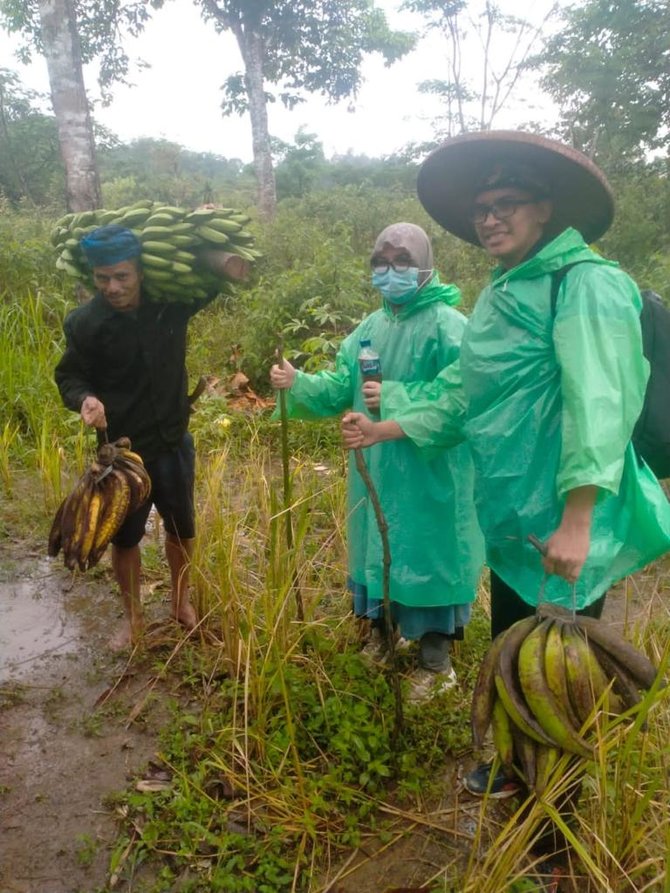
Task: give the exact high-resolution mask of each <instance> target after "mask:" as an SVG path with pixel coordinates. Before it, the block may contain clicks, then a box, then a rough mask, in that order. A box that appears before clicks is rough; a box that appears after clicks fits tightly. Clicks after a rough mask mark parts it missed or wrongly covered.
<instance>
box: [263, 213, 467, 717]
mask: <svg viewBox="0 0 670 893" xmlns="http://www.w3.org/2000/svg"><path fill="white" fill-rule="evenodd" d="M370 266H371V279H372V284H373V286H375V288H376V289H377V290H378V291H379V293H380V297H381V300H382V306H381V308H380V309H378V310H376V311H375V312H373V313H371V314H370V315H369V316H367V317H366V318H365V319H364V320H363V322H362V323H361V324H360V325H359V326H358V327H357V328H356V329H355V330H354V331H353V332H352V333H351V334H350V335H349V336H348V337H347V338H345V339H344V341H343V342H342V344H341V346H340V349H339V352H338V355H337V361H336V368H335V370H334V371H322V372H317V373H314V374H308V373H305V372H302V371H300V370H296V369H294V368H293V366H292V365H291V364H290V363H289V362H287V361H286V360H284V361H283V363H282V365H281V366H280V365H275V366H273V367H272V369H271V370H270V379H271V382H272V385H273V386H274V387H275V388H284V389H287V390H286V402H287V409H288V412H289V414H290V415H291V416H292V417H297V418H319V417H324V416H332V415H337V414H339V413H341V412H343V411H345V410H347V409H349V408H351V407H352V406H353V407H354V408H356V409H359V410H360V411H361V412H364V413H378V412H379V411H380V408H382V409H383V404H384V389H385V388H386V386H387V384H388V383H389V382H390V381H397V382H405V383H408V382H412V383H413V385H414V387H415V388H417V389H418V390H421V389H422V388H424V387H428V386H430V383H431V382H432V381H433V379H434V378H435V377H436V376H437V375H438V373H439V372H440V370H442V369H443V368H444V367H445V366H448V365H449V364H450V363H453V362H454V361H455V360H456V359H457V358H458V353H459V345H460V340H461V335H462V333H463V329H464V328H465V323H466V320H465V317H464V316H463V314H461V313H460V312H459V311H458V310H456V309H455V306H454V305H456V304H458V303H459V302H460V291H459V289H458V288H456V286H454V285H445V284H443V283H441V282H440V279H439V276H438V274H437V272H436V271H435V270H434V269H433V251H432V246H431V244H430V240H429V238H428V236H427V235H426V233H425V232H424V231H423V230H422V229H421V228H420V227H419V226H416V225H415V224H412V223H396V224H392V225H391V226H388V227H386V228H385V229H384V230H383V231H382V232H381V233H380V234H379V236H378V237H377V239H376V242H375V245H374V248H373V251H372V255H371V258H370ZM361 340H369V341H370V342H371V345H372V346H373V347H374V348H375V349H376V350H377V352H378V353H379V356H380V358H381V367H382V377H383V382H382V383H380V382H379V381H364V380H363V378H362V376H361V371H360V368H359V363H358V354H359V350H360V347H359V345H360V342H361ZM366 418H370V415H367V414H366ZM367 464H368V468H369V472H370V476H371V479H372V481H373V483H374V485H375V487H376V489H377V491H378V495H379V499H380V502H381V506H382V510H383V512H384V514H385V517H386V520H387V523H388V528H389V529H388V539H389V547H390V552H391V568H390V593H389V596H390V601H391V612H392V615H393V617H392V620H393V622H394V624H395V625H396V626H397V628H398V631H399V633H400V635H401V636H402V637H403V638H404V639H406V640H415V641H418V650H419V667H418V668H417V669H416V670H415V671H414V672H413V673H412V677H411V682H410V687H409V694H408V696H409V699H410V700H411V701H413V702H420V701H423V700H426V699H428V698H430V697H433V696H435V695H436V694H439V692H441V691H445V690H447V689H448V688H450V687H452V686H453V685H454V683H455V681H456V678H455V673H454V670H453V667H452V665H451V659H450V643H451V641H452V640H454V639H460V638H462V636H463V628H464V627H465V625H466V624H467V622H468V621H469V618H470V607H471V604H472V602H473V601H474V598H475V594H476V589H477V583H478V581H479V577H480V573H481V568H482V565H483V557H484V556H483V540H482V536H481V532H480V530H479V528H478V525H477V521H476V518H475V509H474V501H473V495H472V476H473V470H472V461H471V457H470V455H469V450H468V448H467V446H465V445H462V446H458V447H456V448H455V449H453V450H449V451H443V450H438V451H436V455H434V456H432V457H430V456H424V455H422V452H421V451H420V450H419V449H417V448H416V446H415V445H414V444H413V443H412V442H411V439H409V440H405V441H404V442H402V443H397V444H383V445H381V446H379V447H376V448H375V449H373V450H370V451H369V454H368V455H367ZM347 496H348V520H347V523H348V531H347V540H348V565H349V580H348V585H349V589H350V591H351V593H352V598H353V608H354V613H355V614H356V616H358V617H362V618H366V619H369V620H371V621H372V633H371V639H370V641H369V643H368V644H367V645H366V646H365V648H364V653H365V655H366V656H371V657H372V658H373V659H379V658H380V657H383V655H384V650H385V646H386V643H385V639H384V637H383V635H382V629H383V618H382V612H383V553H382V542H381V536H380V533H379V529H378V526H377V522H376V519H375V514H374V507H373V504H372V501H371V499H370V498H369V495H368V493H367V490H366V488H365V484H364V482H363V479H362V478H361V476H360V474H359V473H358V471H357V469H356V467H355V463H354V462H353V455H352V456H351V461H350V466H349V477H348V492H347ZM435 530H439V531H440V537H439V541H438V540H436V539H435V538H434V536H433V533H434V531H435Z"/></svg>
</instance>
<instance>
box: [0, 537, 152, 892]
mask: <svg viewBox="0 0 670 893" xmlns="http://www.w3.org/2000/svg"><path fill="white" fill-rule="evenodd" d="M118 607H119V606H118V603H117V599H116V597H115V596H114V594H113V592H112V586H111V583H110V582H109V580H107V579H105V578H104V574H103V575H101V578H99V579H97V580H96V579H93V580H84V579H83V578H82V577H79V578H78V579H77V578H75V579H74V581H73V579H72V575H70V574H69V573H67V572H66V571H65V570H64V569H63V568H62V565H60V566H59V565H58V564H57V563H56V562H53V563H52V562H49V561H48V560H45V559H44V558H42V557H41V556H40V555H38V554H35V555H30V554H27V555H26V554H22V555H20V557H16V555H12V554H10V553H9V552H8V551H7V550H6V549H2V550H0V839H1V841H2V845H1V847H0V893H76V891H82V893H83V891H86V893H92V891H94V890H98V889H100V890H102V889H106V879H107V877H108V864H109V855H110V847H111V845H112V843H113V841H114V839H115V836H116V826H115V820H114V810H113V808H111V803H110V802H109V800H108V798H110V797H113V795H114V794H115V792H117V791H119V790H123V789H124V788H125V787H126V785H127V783H128V781H129V779H130V778H132V777H133V775H134V774H136V773H137V772H138V771H141V768H142V767H143V766H144V765H145V764H146V762H147V760H148V758H150V757H151V755H152V754H153V753H154V751H155V748H156V739H157V731H158V727H159V722H157V721H156V722H152V720H151V718H147V717H144V721H143V722H141V723H136V722H133V723H128V722H127V721H125V720H126V717H125V714H126V713H127V711H128V710H129V709H130V707H129V705H131V704H132V703H133V696H134V689H137V688H139V687H141V686H142V684H143V680H142V679H141V678H138V677H135V676H129V677H123V678H124V684H123V686H122V692H121V690H119V695H120V696H119V697H115V698H113V699H108V700H106V701H105V704H104V706H101V705H100V703H99V702H100V701H101V698H102V699H103V700H104V697H105V693H106V692H107V691H108V690H109V688H110V686H111V685H114V684H115V681H118V679H119V678H120V677H122V676H123V671H124V658H123V657H118V656H113V655H111V653H110V652H109V651H108V650H107V649H106V647H105V644H106V641H107V638H108V636H109V633H110V629H111V628H113V626H114V624H115V623H116V622H118V619H119V616H120V615H119V611H118ZM126 659H127V658H126Z"/></svg>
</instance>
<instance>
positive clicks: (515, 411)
mask: <svg viewBox="0 0 670 893" xmlns="http://www.w3.org/2000/svg"><path fill="white" fill-rule="evenodd" d="M418 194H419V199H420V200H421V202H422V204H423V205H424V207H425V208H426V210H427V211H428V213H429V214H430V215H431V216H432V217H433V218H434V219H435V220H437V221H438V222H439V223H440V224H441V225H442V226H443V227H444V228H445V229H446V230H448V231H449V232H451V233H454V234H455V235H456V236H458V237H459V238H461V239H464V240H465V241H467V242H470V243H472V244H475V245H480V246H481V247H483V248H484V249H485V250H486V251H487V253H488V254H489V256H490V257H491V258H492V260H493V261H494V263H495V264H496V266H495V268H494V270H493V273H492V277H491V281H490V283H489V284H488V285H487V286H486V288H484V290H483V291H482V293H481V294H480V296H479V298H478V300H477V303H476V306H475V308H474V311H473V313H472V315H471V317H470V319H469V322H468V325H467V327H466V329H465V333H464V336H463V342H462V345H461V354H460V362H459V363H454V364H452V365H451V366H449V367H448V368H447V369H445V370H444V372H443V373H442V375H441V376H439V377H438V380H436V382H435V387H434V389H433V392H432V393H431V394H430V395H426V394H425V392H424V393H421V394H419V393H416V394H415V393H413V392H412V387H411V385H403V384H401V383H399V382H389V383H384V384H383V385H382V398H383V399H382V408H383V412H382V420H381V421H380V422H378V423H374V422H372V421H370V420H369V419H368V418H367V417H365V416H364V415H362V414H361V413H351V414H349V415H348V416H345V417H344V419H343V434H344V438H345V443H346V445H347V446H348V447H350V448H355V447H362V446H368V445H370V444H372V443H376V442H378V441H380V440H387V439H397V438H400V437H405V436H411V437H412V439H413V440H414V442H415V443H416V442H418V441H420V440H421V439H423V441H424V442H425V444H426V445H427V446H431V447H434V446H435V445H437V444H441V445H442V446H445V447H449V446H452V445H454V444H455V443H458V442H460V441H461V440H462V439H463V438H467V440H468V441H469V443H470V446H471V449H472V453H473V458H474V464H475V497H476V502H477V514H478V519H479V523H480V526H481V528H482V531H483V533H484V537H485V540H486V553H487V563H488V565H489V568H490V571H491V634H492V637H495V636H496V635H498V633H500V632H501V631H502V630H504V629H507V628H508V627H510V626H511V625H512V624H513V623H514V622H515V621H517V620H519V619H521V618H523V617H525V616H529V615H531V614H533V613H534V611H535V609H536V607H537V605H538V603H539V602H540V601H544V602H550V603H554V604H558V605H561V606H563V607H565V608H568V609H573V610H577V611H579V612H580V613H588V614H591V615H592V616H595V617H599V616H600V613H601V611H602V608H603V603H604V598H605V593H606V592H607V590H608V588H609V587H610V586H611V585H612V584H613V583H615V582H616V581H617V580H619V579H621V578H622V577H624V576H626V575H627V574H631V573H633V572H635V571H637V570H638V569H640V568H642V567H644V566H645V565H646V564H648V563H649V562H650V561H652V560H654V559H655V558H657V557H659V556H660V555H662V554H664V553H665V552H666V551H668V549H669V548H670V505H669V504H668V500H667V499H666V497H665V494H664V493H663V490H662V489H661V486H660V484H659V482H658V481H657V480H656V478H655V477H654V475H653V474H652V472H651V471H650V470H649V468H648V467H647V466H646V464H645V463H644V462H643V460H642V459H641V458H639V456H638V455H636V452H635V450H634V448H633V445H632V443H631V436H632V434H633V428H634V426H635V423H636V420H637V419H638V417H639V415H640V411H641V409H642V405H643V399H644V394H645V386H646V382H647V378H648V374H649V364H648V362H647V360H646V359H645V358H644V356H643V353H642V340H641V330H640V309H641V306H642V302H641V297H640V293H639V290H638V288H637V286H636V285H635V283H634V282H633V281H632V280H631V279H630V277H629V276H627V275H626V273H624V272H623V271H622V270H621V269H620V268H619V266H618V265H617V264H616V263H614V262H612V261H609V260H606V259H605V258H604V257H602V256H601V255H600V254H597V253H596V252H595V251H593V250H591V249H590V248H589V247H588V244H587V243H588V242H593V241H595V240H596V239H598V238H600V236H602V235H603V234H604V233H605V232H606V230H607V229H608V227H609V226H610V224H611V222H612V218H613V214H614V204H613V199H612V194H611V190H610V187H609V184H608V183H607V181H606V179H605V177H604V175H603V174H602V172H601V171H600V170H599V169H598V168H597V167H596V166H595V165H594V164H593V163H592V162H591V161H589V160H588V159H587V158H586V157H585V156H584V155H582V153H580V152H577V151H575V150H574V149H571V148H569V147H567V146H564V145H562V144H561V143H558V142H556V141H553V140H548V139H544V138H542V137H539V136H536V135H532V134H526V133H520V132H512V131H499V132H496V131H488V132H483V133H467V134H463V135H461V136H458V137H454V138H452V139H450V140H448V141H447V142H446V143H444V144H443V145H442V146H441V147H440V148H439V149H437V150H436V151H435V152H433V153H432V154H431V155H430V156H429V157H428V158H427V159H426V160H425V161H424V163H423V165H422V167H421V169H420V171H419V177H418ZM417 410H421V411H417ZM419 426H420V429H419ZM439 535H440V534H439V531H436V536H439ZM529 535H534V536H535V537H538V538H539V539H540V540H542V541H543V542H544V549H545V554H544V556H543V557H542V556H540V555H539V554H538V552H537V551H536V549H535V548H534V547H533V546H532V545H531V544H530V543H529V540H528V537H529ZM466 787H467V788H468V790H470V791H471V792H472V793H476V794H483V793H484V792H485V791H486V790H487V789H488V790H489V792H490V795H491V796H497V797H504V796H509V795H510V794H512V793H514V792H515V790H516V789H517V788H518V784H517V783H516V782H515V781H514V780H512V779H510V778H509V777H507V776H506V775H505V774H503V773H501V774H500V775H499V776H498V777H496V778H495V779H493V780H491V779H490V765H486V766H482V767H479V769H477V770H475V771H474V772H472V773H470V775H469V776H468V777H467V779H466Z"/></svg>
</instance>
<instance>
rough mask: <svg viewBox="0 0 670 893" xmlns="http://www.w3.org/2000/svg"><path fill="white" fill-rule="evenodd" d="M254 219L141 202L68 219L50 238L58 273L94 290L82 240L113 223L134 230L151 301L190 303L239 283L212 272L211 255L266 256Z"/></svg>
mask: <svg viewBox="0 0 670 893" xmlns="http://www.w3.org/2000/svg"><path fill="white" fill-rule="evenodd" d="M249 222H250V219H249V218H248V217H247V216H246V215H244V214H242V213H241V212H240V211H236V210H235V209H234V208H199V209H198V210H196V211H188V210H187V209H186V208H175V207H172V206H168V205H163V204H161V203H160V202H152V201H149V200H148V199H147V200H142V201H138V202H136V203H135V204H134V205H130V206H127V207H125V208H119V209H118V210H116V211H106V210H103V209H100V210H97V211H85V212H80V213H78V214H66V215H65V217H61V219H60V220H58V221H57V222H56V224H55V226H54V228H53V230H52V233H51V242H52V244H53V246H54V248H55V249H56V252H57V258H56V268H57V269H59V270H62V271H63V272H65V273H67V274H68V275H70V276H73V277H75V278H77V279H81V280H84V281H85V282H86V283H87V284H89V285H90V284H91V281H90V277H91V270H90V267H89V265H88V264H87V262H86V259H85V258H84V255H83V253H82V250H81V246H80V244H79V240H80V239H81V237H82V236H84V235H86V234H88V233H89V232H91V231H92V230H94V229H96V227H98V226H104V225H107V224H110V223H115V224H119V225H121V226H125V227H128V228H129V229H132V230H133V232H134V233H135V234H136V235H137V237H138V238H139V240H140V241H141V243H142V266H143V272H144V289H145V292H146V294H147V296H148V297H149V299H150V300H152V301H158V302H170V301H179V302H186V303H190V302H192V301H193V300H197V299H201V298H205V297H207V296H208V295H214V294H217V293H219V292H224V293H225V292H226V291H228V290H229V289H230V282H232V281H235V280H234V278H231V277H230V276H226V274H225V272H221V273H214V272H212V268H211V265H209V264H208V263H207V261H206V256H207V252H211V251H212V249H214V250H215V251H226V252H227V253H228V254H234V255H237V256H238V257H240V258H242V259H243V260H244V261H245V262H247V263H248V264H253V263H255V262H256V261H257V260H258V258H260V257H261V256H262V255H261V254H260V252H259V251H257V250H256V249H255V248H254V238H253V236H252V235H251V233H249V232H248V231H247V230H246V229H245V227H246V225H247V224H248V223H249Z"/></svg>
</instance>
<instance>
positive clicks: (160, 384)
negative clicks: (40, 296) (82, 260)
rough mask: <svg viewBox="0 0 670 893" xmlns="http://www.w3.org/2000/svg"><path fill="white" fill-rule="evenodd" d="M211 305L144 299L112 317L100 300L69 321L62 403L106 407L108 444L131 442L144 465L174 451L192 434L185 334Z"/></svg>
mask: <svg viewBox="0 0 670 893" xmlns="http://www.w3.org/2000/svg"><path fill="white" fill-rule="evenodd" d="M206 303H208V301H200V302H193V303H191V304H186V303H174V304H158V303H151V302H148V301H146V300H145V299H144V298H143V299H142V301H141V303H140V306H139V307H138V308H137V310H132V311H124V312H119V311H117V310H114V309H113V308H112V307H111V306H110V305H109V304H108V303H107V301H106V300H105V299H104V298H103V297H102V295H100V294H96V295H95V297H93V298H92V300H91V301H89V302H88V303H87V304H84V305H83V306H81V307H77V309H76V310H73V311H72V312H71V313H70V314H68V316H67V317H66V319H65V324H64V331H65V339H66V348H65V353H64V354H63V357H62V358H61V360H60V362H59V363H58V365H57V366H56V372H55V379H56V384H57V385H58V390H59V391H60V394H61V397H62V398H63V402H64V403H65V405H66V406H67V407H68V408H69V409H72V410H74V411H75V412H79V410H80V409H81V404H82V402H83V400H84V398H85V397H87V396H89V395H92V396H95V397H97V398H98V399H99V400H101V401H102V403H103V404H104V406H105V414H106V417H107V426H108V427H107V433H108V436H109V438H110V440H115V439H116V438H117V437H121V436H122V435H126V436H127V437H130V439H131V441H132V445H133V449H135V450H137V452H139V453H140V454H141V455H142V457H143V458H144V460H145V461H151V460H152V459H154V458H155V457H156V455H157V454H158V453H160V452H163V451H165V450H169V449H171V448H172V447H175V446H176V445H177V444H179V442H180V441H181V438H182V437H183V435H184V432H185V431H186V429H187V427H188V417H189V404H188V396H187V384H188V383H187V375H186V368H185V359H186V330H187V327H188V322H189V319H190V318H191V317H192V316H193V315H194V314H195V313H197V312H198V310H201V309H202V307H203V306H205V304H206Z"/></svg>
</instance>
